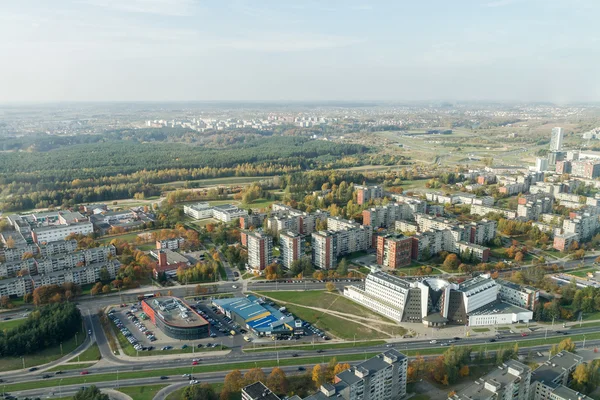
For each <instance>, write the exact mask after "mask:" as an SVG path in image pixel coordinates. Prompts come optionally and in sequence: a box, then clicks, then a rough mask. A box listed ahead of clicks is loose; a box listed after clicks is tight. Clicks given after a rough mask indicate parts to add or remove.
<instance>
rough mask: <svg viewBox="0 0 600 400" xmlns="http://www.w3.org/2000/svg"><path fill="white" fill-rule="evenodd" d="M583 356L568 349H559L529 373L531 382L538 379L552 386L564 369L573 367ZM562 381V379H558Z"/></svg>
mask: <svg viewBox="0 0 600 400" xmlns="http://www.w3.org/2000/svg"><path fill="white" fill-rule="evenodd" d="M582 360H583V357H581V356H578V355H575V354H573V353H571V352H568V351H561V352H560V353H558V354H556V355H555V356H554V357H552V358H551V359H549V360H548V361H546V362H545V363H543V364H542V365H540V366H539V367H538V368H537V369H536V370H535V371H533V373H532V374H531V382H534V381H540V382H543V383H544V384H545V385H547V386H552V385H553V383H554V384H558V383H560V382H554V381H555V380H556V379H557V378H560V377H561V376H562V374H564V373H565V372H566V371H569V370H571V369H572V368H575V366H577V364H579V363H581V362H582ZM559 380H560V381H562V379H559Z"/></svg>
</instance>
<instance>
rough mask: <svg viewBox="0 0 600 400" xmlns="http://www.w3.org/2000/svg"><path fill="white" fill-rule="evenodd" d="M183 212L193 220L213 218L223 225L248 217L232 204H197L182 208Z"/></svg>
mask: <svg viewBox="0 0 600 400" xmlns="http://www.w3.org/2000/svg"><path fill="white" fill-rule="evenodd" d="M183 212H184V213H185V215H189V216H190V217H192V218H194V219H204V218H214V219H216V220H219V221H221V222H225V223H229V222H231V221H234V220H235V219H237V218H241V217H244V216H246V215H248V211H247V210H243V209H240V208H238V207H237V206H234V205H233V204H221V205H218V206H211V205H209V204H208V203H197V204H194V205H190V206H183Z"/></svg>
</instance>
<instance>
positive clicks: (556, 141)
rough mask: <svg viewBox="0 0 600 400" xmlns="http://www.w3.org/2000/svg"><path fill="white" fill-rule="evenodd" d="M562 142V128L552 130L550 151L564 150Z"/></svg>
mask: <svg viewBox="0 0 600 400" xmlns="http://www.w3.org/2000/svg"><path fill="white" fill-rule="evenodd" d="M562 142H563V132H562V128H558V127H556V128H552V136H551V137H550V151H560V149H562Z"/></svg>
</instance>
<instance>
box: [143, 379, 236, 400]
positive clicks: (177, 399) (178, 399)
mask: <svg viewBox="0 0 600 400" xmlns="http://www.w3.org/2000/svg"><path fill="white" fill-rule="evenodd" d="M210 386H211V387H212V388H213V389H214V391H215V392H216V393H217V394H218V393H221V390H223V384H222V383H211V384H210ZM184 390H185V387H183V388H181V389H178V390H176V391H174V392H173V393H171V394H169V395H168V396H167V398H166V400H182V399H183V397H182V395H183V391H184ZM241 399H242V393H241V392H237V393H232V394H231V395H230V396H229V398H228V399H227V400H241ZM134 400H135V399H134Z"/></svg>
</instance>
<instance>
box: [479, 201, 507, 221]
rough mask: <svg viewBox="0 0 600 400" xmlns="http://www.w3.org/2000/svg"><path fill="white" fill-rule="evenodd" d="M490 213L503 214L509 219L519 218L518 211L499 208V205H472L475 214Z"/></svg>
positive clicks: (483, 214)
mask: <svg viewBox="0 0 600 400" xmlns="http://www.w3.org/2000/svg"><path fill="white" fill-rule="evenodd" d="M489 213H498V214H502V215H503V216H504V218H507V219H515V218H517V213H516V211H512V210H507V209H504V208H498V207H489V206H483V205H479V204H473V205H472V206H471V214H473V215H482V216H485V215H487V214H489Z"/></svg>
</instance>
